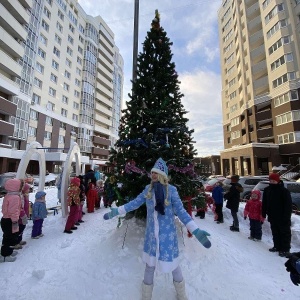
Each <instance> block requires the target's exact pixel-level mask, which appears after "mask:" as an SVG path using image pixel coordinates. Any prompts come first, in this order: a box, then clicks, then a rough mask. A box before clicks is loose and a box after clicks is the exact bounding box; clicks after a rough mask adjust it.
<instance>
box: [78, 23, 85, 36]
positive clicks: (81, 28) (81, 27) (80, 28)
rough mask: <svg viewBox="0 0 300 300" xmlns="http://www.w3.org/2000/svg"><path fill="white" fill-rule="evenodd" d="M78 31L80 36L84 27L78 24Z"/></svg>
mask: <svg viewBox="0 0 300 300" xmlns="http://www.w3.org/2000/svg"><path fill="white" fill-rule="evenodd" d="M78 29H79V31H80V32H81V33H82V34H84V27H83V26H82V25H81V24H79V26H78ZM79 36H80V35H79Z"/></svg>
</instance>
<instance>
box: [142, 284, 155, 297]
mask: <svg viewBox="0 0 300 300" xmlns="http://www.w3.org/2000/svg"><path fill="white" fill-rule="evenodd" d="M152 291H153V284H151V285H148V284H145V283H144V281H143V283H142V300H151V298H152Z"/></svg>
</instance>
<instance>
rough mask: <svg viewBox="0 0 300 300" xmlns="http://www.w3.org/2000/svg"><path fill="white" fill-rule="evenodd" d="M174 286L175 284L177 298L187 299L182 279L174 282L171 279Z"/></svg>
mask: <svg viewBox="0 0 300 300" xmlns="http://www.w3.org/2000/svg"><path fill="white" fill-rule="evenodd" d="M173 283H174V286H175V290H176V293H177V299H178V300H188V297H187V296H186V293H185V282H184V280H182V281H181V282H176V281H173Z"/></svg>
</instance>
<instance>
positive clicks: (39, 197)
mask: <svg viewBox="0 0 300 300" xmlns="http://www.w3.org/2000/svg"><path fill="white" fill-rule="evenodd" d="M44 196H46V193H45V192H44V191H39V192H37V193H36V194H35V199H41V198H42V197H44Z"/></svg>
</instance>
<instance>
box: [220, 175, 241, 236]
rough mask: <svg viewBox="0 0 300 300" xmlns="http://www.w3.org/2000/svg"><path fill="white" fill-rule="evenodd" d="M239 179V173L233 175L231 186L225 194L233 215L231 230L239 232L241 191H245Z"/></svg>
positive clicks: (227, 205)
mask: <svg viewBox="0 0 300 300" xmlns="http://www.w3.org/2000/svg"><path fill="white" fill-rule="evenodd" d="M239 179H240V177H239V176H238V175H232V176H231V183H230V185H231V187H230V189H229V191H228V192H227V193H226V194H225V195H224V198H225V199H226V200H227V204H226V207H227V208H228V209H230V210H231V215H232V218H233V224H232V226H230V230H231V231H237V232H239V231H240V229H239V219H238V216H237V213H238V211H239V204H240V193H241V192H243V187H242V186H241V185H240V184H239V182H238V181H239Z"/></svg>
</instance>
